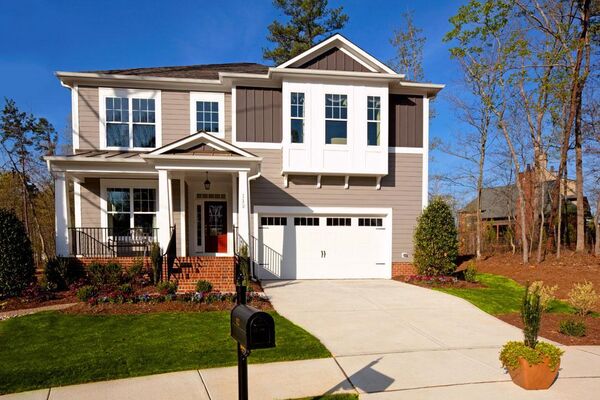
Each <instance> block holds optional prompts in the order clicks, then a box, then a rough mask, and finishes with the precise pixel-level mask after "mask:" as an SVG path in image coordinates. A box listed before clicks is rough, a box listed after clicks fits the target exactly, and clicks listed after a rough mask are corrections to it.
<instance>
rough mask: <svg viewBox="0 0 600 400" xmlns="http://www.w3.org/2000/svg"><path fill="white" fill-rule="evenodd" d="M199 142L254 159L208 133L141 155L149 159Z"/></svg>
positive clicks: (200, 133)
mask: <svg viewBox="0 0 600 400" xmlns="http://www.w3.org/2000/svg"><path fill="white" fill-rule="evenodd" d="M200 140H204V141H205V143H207V144H209V145H212V146H213V147H216V148H221V149H224V150H228V151H231V152H234V153H236V154H239V155H240V156H242V157H249V158H254V159H256V156H255V155H254V154H252V153H249V152H247V151H245V150H244V149H241V148H239V147H237V146H235V145H233V144H231V143H228V142H226V141H224V140H223V139H219V138H218V137H216V136H213V135H211V134H210V133H208V132H197V133H195V134H193V135H190V136H187V137H184V138H181V139H179V140H176V141H175V142H173V143H170V144H168V145H166V146H163V147H161V148H158V149H155V150H154V151H152V152H150V153H147V154H144V155H142V157H143V158H150V157H148V156H157V155H161V154H164V153H166V152H168V151H171V150H173V149H176V148H179V147H181V146H185V145H187V144H190V143H193V142H194V141H200ZM194 157H195V158H198V157H197V156H194ZM209 158H211V159H216V158H215V157H213V156H210V157H209ZM228 158H229V159H231V157H228Z"/></svg>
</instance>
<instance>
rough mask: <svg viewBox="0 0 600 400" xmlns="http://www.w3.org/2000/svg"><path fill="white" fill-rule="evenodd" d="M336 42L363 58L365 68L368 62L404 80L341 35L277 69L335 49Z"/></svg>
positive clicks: (323, 42) (312, 48) (331, 38)
mask: <svg viewBox="0 0 600 400" xmlns="http://www.w3.org/2000/svg"><path fill="white" fill-rule="evenodd" d="M335 42H339V43H340V44H341V45H342V46H345V47H346V48H348V49H349V50H351V51H352V52H354V53H355V54H356V55H358V56H360V57H362V58H363V59H364V60H360V63H361V64H363V65H364V66H365V67H367V65H368V64H367V62H365V61H368V62H370V63H372V64H374V65H376V66H377V67H379V68H380V69H382V70H383V71H385V72H387V73H389V74H394V75H397V76H399V77H401V78H404V75H399V74H396V73H395V72H394V70H392V69H391V68H389V67H388V66H386V65H385V64H384V63H382V62H381V61H379V60H377V59H376V58H375V57H373V56H371V55H370V54H369V53H367V52H366V51H364V50H363V49H361V48H360V47H358V46H357V45H355V44H354V43H352V42H351V41H349V40H348V39H346V38H345V37H343V36H342V35H340V34H339V33H337V34H335V35H333V36H332V37H330V38H329V39H327V40H324V41H322V42H321V43H319V44H317V45H315V46H313V47H311V48H310V49H308V50H306V51H305V52H303V53H302V54H299V55H297V56H296V57H294V58H292V59H291V60H288V61H286V62H284V63H283V64H281V65H279V66H277V68H279V69H283V68H287V67H290V66H292V65H294V64H296V63H298V62H300V61H302V60H304V59H306V58H308V57H309V56H311V55H312V54H314V53H317V54H318V53H319V52H322V51H326V50H328V48H329V47H333V44H334V43H335ZM330 45H331V46H330Z"/></svg>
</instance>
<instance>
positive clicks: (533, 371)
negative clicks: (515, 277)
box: [500, 285, 563, 390]
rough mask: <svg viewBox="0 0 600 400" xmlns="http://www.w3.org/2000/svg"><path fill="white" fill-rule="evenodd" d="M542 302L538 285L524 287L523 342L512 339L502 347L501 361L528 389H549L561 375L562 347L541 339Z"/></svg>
mask: <svg viewBox="0 0 600 400" xmlns="http://www.w3.org/2000/svg"><path fill="white" fill-rule="evenodd" d="M542 312H543V304H542V302H541V301H540V291H539V287H536V288H533V289H531V288H530V286H529V285H527V288H526V289H525V295H524V296H523V303H522V305H521V319H522V321H523V334H524V336H525V340H524V341H523V342H516V341H511V342H508V343H506V344H505V345H504V347H502V350H501V352H500V361H501V362H502V366H503V367H504V368H506V369H507V370H508V373H509V374H510V377H511V378H512V380H513V382H514V383H516V384H517V385H519V386H521V387H522V388H524V389H528V390H539V389H548V388H549V387H550V386H552V384H553V383H554V381H555V380H556V377H557V375H558V370H559V368H560V358H561V356H562V354H563V351H562V350H561V349H559V348H558V347H556V346H553V345H551V344H549V343H543V342H538V340H537V339H538V332H539V329H540V322H541V319H542Z"/></svg>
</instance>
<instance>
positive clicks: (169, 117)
mask: <svg viewBox="0 0 600 400" xmlns="http://www.w3.org/2000/svg"><path fill="white" fill-rule="evenodd" d="M160 101H161V104H162V144H163V146H164V145H166V144H169V143H172V142H174V141H176V140H179V139H181V138H182V137H185V136H188V135H189V134H190V92H186V91H171V90H163V91H162V92H161V99H160Z"/></svg>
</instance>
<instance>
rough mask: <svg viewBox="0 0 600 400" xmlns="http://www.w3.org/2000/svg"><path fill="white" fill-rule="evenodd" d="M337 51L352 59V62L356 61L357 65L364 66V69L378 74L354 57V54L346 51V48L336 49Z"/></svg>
mask: <svg viewBox="0 0 600 400" xmlns="http://www.w3.org/2000/svg"><path fill="white" fill-rule="evenodd" d="M338 49H339V50H340V51H341V52H342V53H344V54H346V55H347V56H348V57H350V58H352V59H353V60H354V61H356V62H357V63H359V64H360V65H362V66H364V67H365V68H366V69H368V70H369V71H371V72H379V71H377V70H376V69H375V68H373V67H372V66H370V65H369V64H366V63H365V62H364V61H362V60H361V59H360V58H358V57H356V56H355V55H354V54H352V53H351V52H350V51H348V50H347V49H346V48H344V47H338Z"/></svg>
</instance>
